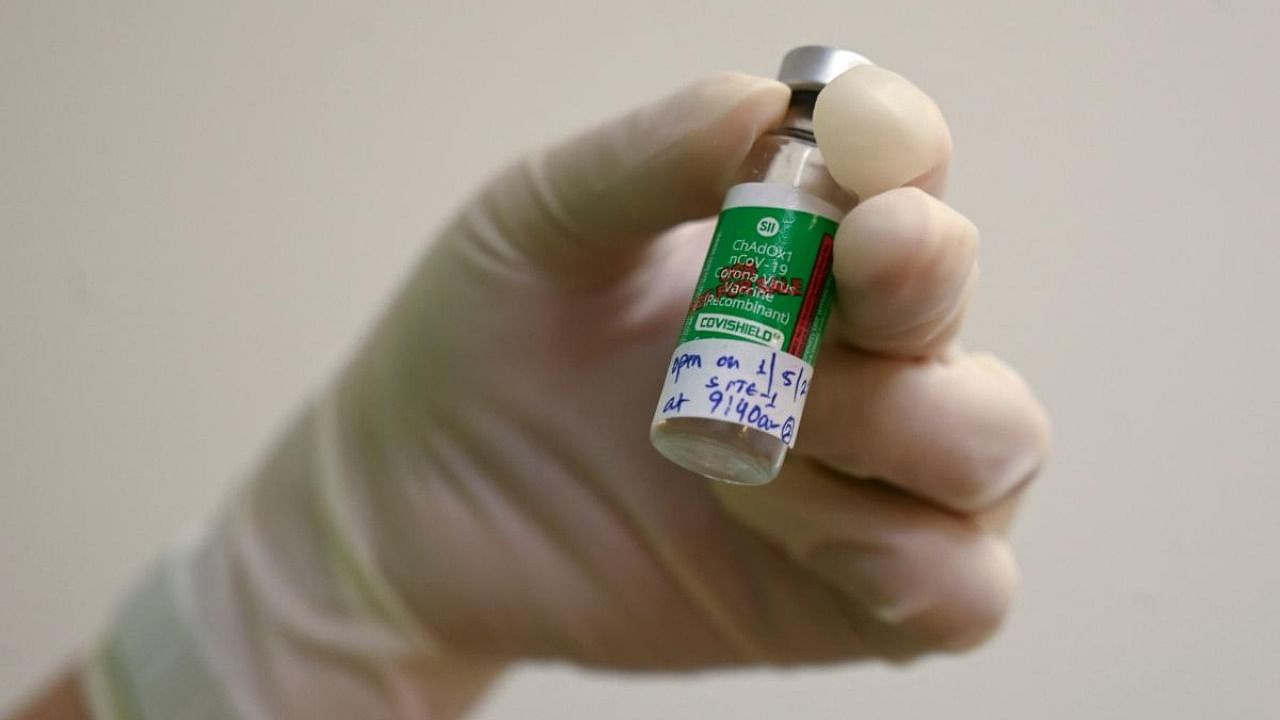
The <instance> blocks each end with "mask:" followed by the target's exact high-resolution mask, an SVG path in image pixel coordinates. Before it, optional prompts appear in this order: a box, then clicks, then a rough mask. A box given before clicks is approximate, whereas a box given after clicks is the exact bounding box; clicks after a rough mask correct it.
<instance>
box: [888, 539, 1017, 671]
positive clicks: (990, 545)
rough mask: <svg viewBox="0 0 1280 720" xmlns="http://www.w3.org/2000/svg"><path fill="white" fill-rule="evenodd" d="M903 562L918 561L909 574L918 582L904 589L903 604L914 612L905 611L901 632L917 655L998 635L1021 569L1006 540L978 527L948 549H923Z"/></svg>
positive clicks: (967, 645)
mask: <svg viewBox="0 0 1280 720" xmlns="http://www.w3.org/2000/svg"><path fill="white" fill-rule="evenodd" d="M904 562H909V563H914V566H913V567H912V568H911V569H910V574H909V576H910V577H912V578H913V579H914V583H915V584H914V586H911V587H903V588H900V589H899V592H901V593H902V594H903V598H904V600H903V602H904V607H913V608H914V611H912V612H909V613H904V614H903V616H902V617H901V618H900V619H899V621H898V625H897V630H898V632H899V633H900V634H901V635H902V636H903V639H904V640H905V642H904V645H905V646H907V647H911V648H913V649H914V650H915V653H916V654H919V653H925V652H936V651H943V652H961V651H965V650H969V649H972V648H974V647H976V646H978V645H980V644H982V643H983V642H985V641H986V640H987V639H989V638H990V637H991V636H992V635H994V634H995V632H996V631H997V630H998V629H999V627H1000V625H1001V623H1002V622H1003V620H1004V618H1005V617H1006V615H1007V614H1008V610H1009V607H1010V606H1011V604H1012V602H1013V597H1014V591H1015V589H1016V585H1017V569H1016V566H1015V564H1014V560H1013V555H1012V551H1011V549H1010V548H1009V546H1008V544H1007V543H1006V542H1004V541H1003V540H1001V539H999V538H997V537H995V536H992V535H988V534H979V533H976V531H975V533H974V534H973V535H972V536H971V537H970V538H968V539H966V540H964V541H961V542H956V543H954V544H952V545H950V547H949V548H948V549H938V548H934V549H933V550H932V551H930V550H929V549H927V548H925V549H921V550H919V551H917V552H916V553H915V555H914V556H908V557H907V558H904ZM911 597H914V598H916V600H914V601H912V600H909V598H911Z"/></svg>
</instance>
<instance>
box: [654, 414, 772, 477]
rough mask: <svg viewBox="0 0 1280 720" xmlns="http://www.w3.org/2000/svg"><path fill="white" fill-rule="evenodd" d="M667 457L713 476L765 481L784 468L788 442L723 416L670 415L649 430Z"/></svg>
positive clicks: (657, 445) (659, 448)
mask: <svg viewBox="0 0 1280 720" xmlns="http://www.w3.org/2000/svg"><path fill="white" fill-rule="evenodd" d="M649 438H650V440H651V441H652V442H653V446H654V448H656V449H657V450H658V452H660V453H662V455H663V456H664V457H666V458H667V459H668V460H670V461H672V462H674V463H676V464H677V465H680V466H681V467H683V468H685V469H688V470H692V471H693V472H696V473H698V474H700V475H705V476H706V477H709V478H711V479H713V480H722V481H724V482H730V483H735V484H738V485H763V484H765V483H767V482H769V481H771V480H773V479H774V478H775V477H777V475H778V471H779V470H780V469H782V461H783V459H784V458H786V456H787V444H786V443H784V442H782V441H781V440H779V439H778V438H776V437H774V436H772V435H770V434H768V433H765V432H761V431H759V430H756V429H755V428H751V427H747V426H745V425H739V424H737V423H732V422H727V421H724V420H709V419H706V418H671V419H668V420H663V421H662V422H659V423H658V424H656V425H654V426H653V428H652V429H650V431H649Z"/></svg>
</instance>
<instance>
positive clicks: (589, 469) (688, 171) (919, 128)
mask: <svg viewBox="0 0 1280 720" xmlns="http://www.w3.org/2000/svg"><path fill="white" fill-rule="evenodd" d="M787 97H788V90H787V88H786V87H784V86H783V85H781V84H779V83H776V82H774V81H770V80H763V79H758V78H753V77H748V76H743V75H719V76H715V77H712V78H710V79H707V80H705V81H703V82H699V83H697V84H696V85H694V86H692V87H690V88H687V89H685V90H682V91H680V92H679V93H677V94H675V95H674V96H672V97H670V98H668V99H665V100H663V101H661V102H658V103H656V104H654V105H651V106H649V107H646V108H643V109H640V110H638V111H636V112H633V113H631V114H629V115H627V116H625V117H623V118H622V119H620V120H618V121H616V122H614V123H611V124H608V125H606V126H604V127H601V128H598V129H595V130H592V131H590V132H588V133H586V134H584V135H581V136H579V137H577V138H574V139H572V140H570V141H568V142H565V143H562V144H560V145H557V146H555V147H552V148H550V149H549V150H546V151H544V152H540V153H536V154H534V155H532V156H531V157H529V158H527V159H525V160H522V161H520V162H519V163H517V164H516V165H514V166H513V167H512V168H510V169H508V170H507V171H506V172H504V173H502V174H501V175H500V176H499V177H498V178H497V179H496V180H494V181H493V182H492V183H491V184H489V185H488V187H486V188H485V189H483V190H482V191H481V192H480V193H479V195H478V196H477V197H476V198H475V200H474V202H472V203H471V205H470V206H469V207H467V208H466V209H465V210H463V211H462V212H461V213H460V215H459V216H458V217H457V218H456V220H455V221H454V222H453V223H452V224H451V225H450V226H449V227H448V228H447V229H446V230H445V231H444V232H443V233H442V234H441V236H440V237H439V238H438V240H437V241H436V242H435V243H434V244H433V245H432V246H431V247H430V249H429V251H428V252H427V254H426V256H425V257H424V259H423V261H422V263H421V264H420V266H419V267H418V268H417V269H416V270H415V271H414V273H413V275H412V277H411V279H410V280H409V282H408V284H407V286H406V287H405V288H404V290H403V292H402V293H401V294H400V295H399V297H398V299H397V300H396V301H395V303H394V305H393V307H391V309H390V310H389V311H388V313H387V314H386V316H385V317H384V318H383V319H382V320H381V322H380V323H379V324H378V325H377V327H376V329H375V330H374V331H373V333H372V334H371V336H370V337H369V338H367V341H366V342H365V343H364V345H363V346H362V348H361V349H360V350H359V352H358V354H357V355H356V357H355V358H354V360H353V362H352V363H351V364H350V365H349V367H348V368H347V369H346V370H345V371H344V372H343V373H342V375H341V376H340V378H339V379H338V380H337V382H336V383H335V384H334V385H333V386H332V388H331V389H330V390H329V391H327V392H326V393H324V394H322V395H321V396H320V397H319V398H318V399H317V400H316V401H315V402H314V403H313V404H312V405H310V406H309V408H308V410H307V411H306V412H305V413H303V414H302V415H301V416H300V418H299V419H298V420H297V422H296V423H295V424H294V425H293V427H292V428H291V430H290V431H289V432H288V434H287V435H286V436H285V437H284V438H283V440H282V441H281V442H280V444H279V445H278V447H277V449H276V451H275V452H274V454H273V455H272V456H271V458H270V459H269V460H268V461H267V462H266V463H265V464H264V465H263V466H262V468H261V470H260V472H259V473H258V474H257V475H256V477H255V478H254V479H253V480H252V482H250V483H249V484H248V485H246V486H245V487H244V488H243V490H242V491H241V492H240V493H239V494H238V495H237V496H236V497H235V498H234V500H233V501H232V502H231V503H230V504H229V506H228V507H227V508H226V509H225V511H224V512H223V513H222V514H221V515H220V516H219V518H218V519H217V521H216V522H215V523H214V524H212V525H211V526H210V528H209V529H207V530H206V531H205V532H203V533H202V534H201V535H200V536H199V537H197V538H196V539H195V540H193V541H192V542H190V543H188V544H187V545H184V546H182V547H181V548H180V549H179V550H178V551H176V552H175V553H174V554H172V555H171V556H170V557H169V558H168V559H167V560H166V561H164V562H163V563H162V564H161V567H160V569H159V570H157V571H156V573H155V575H154V576H153V578H152V579H151V580H150V581H149V582H148V583H147V584H145V585H144V586H143V588H142V589H141V590H139V591H138V592H137V593H136V594H135V596H134V597H133V598H132V599H131V600H130V601H129V602H128V603H126V605H125V606H124V608H123V610H122V612H121V615H120V618H119V619H118V620H117V622H116V624H115V626H114V627H113V629H112V631H111V633H109V635H108V637H107V638H106V640H105V642H104V643H103V645H102V647H101V648H100V650H99V652H98V653H97V654H96V655H95V656H94V660H93V662H92V663H91V664H90V665H89V672H88V673H87V677H88V678H89V680H88V687H89V688H90V694H91V696H92V698H93V702H94V704H95V707H96V708H97V710H98V712H99V713H101V714H102V716H103V717H109V716H110V715H109V714H108V713H109V712H111V711H110V710H109V708H110V707H113V706H114V707H133V708H135V710H136V711H137V714H138V715H139V716H142V717H147V718H151V717H166V718H182V717H202V718H203V717H223V716H226V717H231V716H241V717H275V718H286V717H287V718H293V717H298V718H308V719H309V720H320V719H323V718H331V717H332V718H353V717H359V718H362V719H363V718H381V717H388V718H389V717H396V718H410V717H418V718H422V717H431V718H436V717H453V716H456V715H457V714H459V713H460V712H461V711H462V710H463V709H464V708H465V707H466V705H467V703H468V702H469V700H470V699H471V698H472V697H473V696H474V695H475V694H476V693H478V692H479V691H480V689H481V688H483V686H484V684H485V683H486V681H487V680H488V679H490V678H491V677H492V676H493V675H494V674H495V673H496V672H498V671H499V670H500V669H501V668H502V667H504V666H505V665H506V664H508V663H510V662H513V661H518V660H521V659H528V658H552V659H562V660H569V661H572V662H576V663H582V664H586V665H592V666H605V667H613V668H627V669H665V670H671V669H680V668H702V667H710V666H723V665H742V664H761V663H764V664H777V665H790V664H800V663H829V662H837V661H846V660H855V659H861V658H889V659H894V660H904V659H908V658H913V657H916V656H918V655H920V654H922V653H927V652H930V651H935V650H958V649H964V648H968V647H972V646H973V645H975V644H976V643H978V642H980V641H981V640H983V639H984V638H986V637H987V636H988V635H990V633H991V632H992V631H993V630H994V628H995V627H996V625H997V624H998V622H999V621H1000V619H1001V617H1002V615H1003V614H1004V613H1005V610H1006V608H1007V606H1008V604H1009V601H1010V596H1011V593H1012V591H1013V586H1014V562H1013V557H1012V554H1011V552H1010V549H1009V546H1008V544H1007V542H1006V539H1005V537H1004V535H1003V530H1004V528H1005V526H1006V524H1007V522H1008V520H1009V517H1010V514H1011V510H1012V507H1013V504H1014V503H1015V501H1016V498H1017V496H1018V494H1019V490H1020V489H1021V488H1022V487H1024V484H1025V483H1026V481H1027V480H1028V479H1029V478H1030V477H1031V476H1032V474H1033V473H1034V472H1035V471H1036V469H1037V468H1038V467H1039V466H1040V464H1041V463H1042V461H1043V459H1044V456H1045V452H1046V446H1047V442H1048V441H1047V435H1048V431H1047V424H1046V420H1045V416H1044V414H1043V412H1042V411H1041V409H1040V407H1039V405H1038V404H1037V403H1036V401H1035V400H1034V398H1033V397H1032V395H1031V393H1030V392H1029V391H1028V389H1027V387H1026V386H1025V385H1024V384H1023V382H1022V381H1021V380H1019V379H1018V377H1017V376H1016V375H1015V374H1014V373H1013V372H1012V371H1010V370H1009V369H1008V368H1006V367H1005V366H1003V365H1002V364H1000V363H999V362H998V361H997V360H995V359H993V358H991V357H989V356H984V355H970V354H965V353H963V352H960V351H959V350H957V349H956V348H955V346H954V344H953V342H952V341H953V338H954V336H955V334H956V331H957V328H958V326H959V323H960V319H961V315H962V313H963V309H964V305H965V300H966V298H967V297H968V293H969V291H970V289H971V287H972V283H973V277H974V265H975V261H974V256H975V250H976V243H977V232H976V230H975V229H974V227H973V225H972V224H971V223H970V222H969V221H968V220H966V219H965V218H964V217H963V216H961V215H960V214H959V213H957V212H956V211H954V210H952V209H951V208H949V207H947V206H946V205H944V204H943V203H942V202H941V201H940V200H938V199H937V198H936V194H937V193H938V192H939V190H940V188H941V186H942V183H943V179H944V176H945V171H946V166H947V163H948V159H949V154H950V139H949V135H948V132H947V129H946V127H945V125H944V124H943V122H942V120H941V116H940V115H939V113H938V112H937V110H936V108H935V107H934V106H933V104H932V102H931V101H929V100H928V99H927V98H926V97H925V96H924V95H923V94H922V93H920V91H919V90H917V89H916V88H915V87H914V86H912V85H910V84H909V83H908V82H907V81H905V80H903V79H902V78H900V77H898V76H897V75H894V74H892V73H890V72H889V71H887V70H883V69H881V68H876V67H860V68H857V69H855V70H853V71H850V72H849V73H846V74H845V75H844V76H842V77H841V78H839V79H837V80H836V81H835V82H834V83H833V84H832V85H830V86H829V87H828V88H827V89H826V90H825V91H824V94H823V100H822V104H821V105H820V107H819V111H818V117H817V118H816V123H817V132H818V138H819V143H820V144H821V146H822V149H823V151H824V153H825V155H826V157H827V161H828V163H829V165H830V166H831V167H832V170H833V173H834V174H835V175H836V177H837V179H838V180H840V181H841V182H842V183H843V184H845V185H846V187H848V189H849V190H851V191H853V192H854V193H856V194H857V195H858V196H860V197H862V198H864V201H863V202H862V203H861V204H860V205H859V206H858V207H857V208H856V209H854V210H853V211H852V212H851V213H850V214H849V216H848V217H847V218H846V219H845V221H844V222H843V223H842V225H841V226H840V230H839V234H838V237H837V238H836V246H835V269H834V273H835V278H836V282H837V295H838V299H839V308H838V318H837V319H836V320H835V322H833V324H832V326H831V328H830V330H829V331H828V335H829V340H830V342H828V344H827V346H826V347H824V349H823V351H822V354H821V357H820V358H819V360H818V363H817V370H816V374H817V377H816V380H815V384H814V386H813V388H812V392H811V394H810V397H809V401H808V406H807V409H806V414H805V420H804V423H803V427H802V429H801V431H800V433H799V438H798V446H797V448H796V450H795V451H794V452H793V453H792V454H791V456H790V458H789V459H788V461H787V464H786V466H785V468H784V470H783V472H782V474H781V476H780V477H779V478H778V479H777V480H776V481H775V482H774V483H772V484H771V485H768V486H765V487H760V488H741V487H733V486H729V485H724V484H717V483H713V482H711V481H707V480H704V479H702V478H700V477H697V476H695V475H692V474H690V473H688V472H686V471H684V470H681V469H680V468H678V467H676V466H674V465H672V464H670V463H669V462H667V461H666V460H664V459H662V458H661V457H660V456H659V455H658V454H657V453H656V452H655V451H654V450H653V449H652V448H651V447H650V445H649V440H648V426H649V421H650V418H651V416H652V413H653V408H654V403H655V401H656V400H657V392H658V390H659V388H660V387H661V384H662V379H663V372H664V370H665V367H666V363H667V360H668V358H669V356H670V353H671V350H672V348H673V347H674V343H675V340H676V336H677V333H678V330H679V327H680V323H681V321H682V319H683V317H684V313H685V311H686V309H687V306H688V303H689V299H690V293H691V288H692V287H693V284H694V280H695V277H696V275H697V273H698V270H699V268H700V265H701V262H702V258H703V255H704V253H705V250H706V246H707V242H708V239H709V237H710V231H711V228H712V226H711V224H710V222H709V221H707V220H706V219H705V218H707V217H708V216H711V215H713V214H714V213H715V212H716V210H717V209H718V206H719V203H720V201H721V199H722V197H723V195H724V193H725V191H726V189H727V188H728V186H729V184H730V182H731V180H732V176H733V174H734V171H735V170H736V168H737V166H738V165H739V163H740V161H741V160H742V158H743V157H744V155H745V153H746V152H747V150H748V148H749V147H750V146H751V145H752V143H753V141H754V140H755V139H756V138H757V137H758V136H759V135H760V134H761V133H763V132H764V131H766V130H767V129H768V128H770V126H772V125H774V124H775V123H777V122H778V121H780V119H781V117H782V114H783V112H784V110H785V108H786V104H787ZM163 628H168V630H163ZM179 637H181V638H183V640H181V642H179V640H178V639H177V638H179ZM179 645H181V647H179ZM179 688H180V691H179ZM197 707H199V708H202V709H201V710H199V712H200V713H204V714H198V713H197V711H196V710H194V709H193V708H197ZM121 717H124V715H121Z"/></svg>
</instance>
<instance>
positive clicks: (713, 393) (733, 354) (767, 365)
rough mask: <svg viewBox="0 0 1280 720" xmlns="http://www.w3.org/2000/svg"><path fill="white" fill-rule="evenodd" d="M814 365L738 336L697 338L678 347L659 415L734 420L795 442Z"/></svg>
mask: <svg viewBox="0 0 1280 720" xmlns="http://www.w3.org/2000/svg"><path fill="white" fill-rule="evenodd" d="M812 372H813V369H812V367H810V366H809V365H808V363H805V362H804V361H803V360H801V359H800V358H797V357H795V356H793V355H790V354H787V353H784V352H781V351H778V350H775V349H773V348H770V347H767V346H762V345H758V344H755V343H748V342H742V341H735V340H710V339H703V340H693V341H690V342H687V343H684V344H682V345H681V346H680V347H679V348H677V349H676V352H675V354H674V356H673V357H672V360H671V366H670V369H669V371H668V373H667V378H666V382H665V383H664V386H663V391H662V396H661V398H660V400H659V405H658V412H657V413H655V416H654V421H655V422H658V421H660V420H663V419H666V418H672V417H700V418H708V419H718V420H728V421H730V422H734V423H738V424H741V425H746V426H748V427H753V428H756V429H758V430H761V431H764V432H767V433H769V434H770V435H773V436H774V437H776V438H778V439H780V440H782V441H783V442H785V443H787V444H788V445H791V444H793V443H794V440H795V430H796V426H797V425H798V424H799V417H800V412H801V410H802V409H803V407H804V399H805V396H806V395H807V394H808V392H809V380H810V376H811V375H812Z"/></svg>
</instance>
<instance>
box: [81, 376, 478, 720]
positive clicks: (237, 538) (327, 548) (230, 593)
mask: <svg viewBox="0 0 1280 720" xmlns="http://www.w3.org/2000/svg"><path fill="white" fill-rule="evenodd" d="M339 405H340V403H338V402H336V401H335V398H334V397H333V396H329V397H325V398H323V399H321V400H320V401H319V402H317V403H315V404H313V405H312V406H310V407H309V408H308V409H307V410H306V412H304V413H303V414H302V415H301V416H300V417H298V418H297V420H296V421H295V422H294V423H293V425H292V427H290V429H289V430H288V432H287V434H286V435H285V436H284V437H283V438H282V440H281V441H280V442H279V444H278V445H277V446H276V448H275V450H274V451H273V453H272V454H271V455H270V456H269V458H268V460H267V461H266V462H265V463H264V464H263V465H262V467H261V468H260V469H259V471H258V472H257V473H256V475H255V476H254V479H253V481H252V482H251V483H249V484H248V485H246V486H245V487H243V488H242V489H241V490H240V491H239V492H237V493H236V495H235V496H234V497H232V498H231V500H230V502H228V503H227V505H226V506H225V507H224V508H223V509H222V511H221V512H220V513H219V515H218V516H217V518H216V519H215V520H214V521H213V522H212V523H211V524H209V525H208V526H207V527H205V528H203V529H201V530H200V531H199V532H197V533H194V534H193V535H192V536H190V537H189V538H187V539H185V540H184V541H183V542H181V543H178V544H177V545H176V546H175V547H174V548H173V549H172V550H171V551H170V552H169V553H168V554H166V555H165V556H164V557H163V558H161V559H160V560H159V561H158V562H157V563H156V564H155V565H154V567H153V569H152V570H151V572H150V573H149V574H148V575H147V576H146V578H145V579H144V580H143V582H142V583H140V584H139V585H138V586H137V587H136V589H135V590H134V591H133V593H132V594H131V595H130V596H129V597H128V598H127V599H126V601H125V602H124V603H123V604H122V605H121V609H120V611H119V613H118V615H117V617H116V618H115V621H114V623H113V624H112V627H111V629H110V631H109V632H108V634H107V635H106V637H105V638H103V640H102V641H101V642H100V644H99V645H98V646H97V647H96V648H94V650H93V651H92V653H91V655H90V657H89V658H88V660H87V661H86V663H85V668H84V672H83V673H82V675H83V678H84V685H85V689H86V691H87V696H88V698H89V700H90V704H91V706H92V708H93V711H94V713H95V716H96V717H98V718H103V719H111V720H133V719H134V718H137V719H139V720H152V719H160V718H164V719H165V720H181V719H183V718H202V719H204V718H208V719H209V720H214V719H221V718H227V719H228V720H229V719H231V718H237V719H238V718H263V719H266V718H285V717H289V718H292V717H298V718H303V717H305V718H316V719H321V718H410V717H412V718H449V717H455V716H457V715H459V714H461V712H462V711H463V709H465V707H466V706H467V705H468V704H469V703H470V702H471V701H472V700H473V699H474V698H475V697H476V696H477V695H478V694H479V693H480V692H481V691H482V690H483V688H484V687H485V685H486V684H487V683H488V682H489V681H490V680H491V679H492V678H493V677H494V676H495V675H496V674H497V673H498V672H499V671H500V669H501V668H502V666H503V662H502V660H500V659H497V658H488V659H475V658H466V657H463V656H462V655H461V654H459V653H456V652H454V651H451V650H450V649H448V648H445V647H443V646H442V645H441V644H440V643H439V642H438V641H437V640H436V639H435V638H434V637H433V635H432V633H431V632H430V630H429V629H427V628H425V627H423V626H422V625H421V624H420V623H419V622H418V620H417V619H416V618H415V617H414V616H413V614H412V613H410V612H409V610H408V609H407V608H406V607H405V605H404V603H403V601H402V600H401V599H400V597H399V594H398V592H397V590H396V589H395V588H393V587H392V585H391V584H390V583H389V582H388V580H387V577H386V574H385V573H384V570H383V568H382V567H381V565H380V561H379V559H378V552H377V550H376V549H375V547H374V542H375V537H376V533H374V532H373V531H372V529H371V528H372V527H373V525H374V524H376V523H377V522H379V521H380V520H379V519H378V518H375V517H373V516H371V515H370V514H369V513H368V512H367V510H368V508H369V500H368V497H367V489H368V487H370V485H369V484H368V483H367V482H366V481H367V480H369V477H368V473H369V468H367V467H365V466H364V465H363V462H364V461H363V458H362V457H361V452H360V451H359V449H358V442H356V441H355V440H353V437H354V435H356V434H353V433H352V432H350V430H349V428H348V426H347V423H346V422H345V421H344V419H343V418H342V416H341V412H340V411H339V410H338V407H339ZM379 480H380V481H389V480H390V479H389V478H380V479H379Z"/></svg>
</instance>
